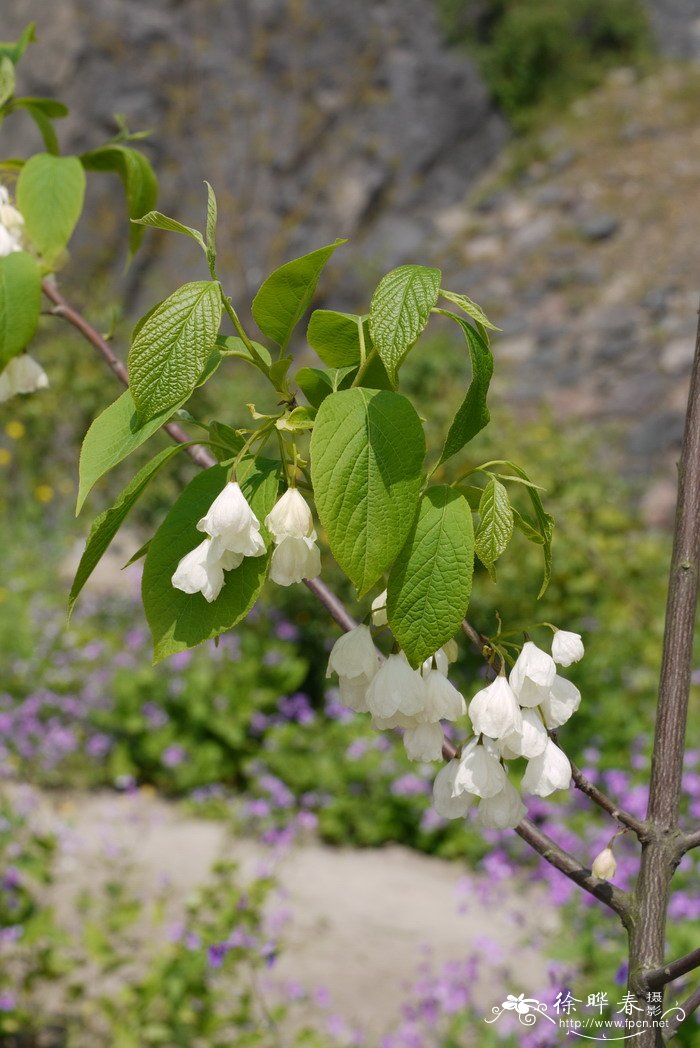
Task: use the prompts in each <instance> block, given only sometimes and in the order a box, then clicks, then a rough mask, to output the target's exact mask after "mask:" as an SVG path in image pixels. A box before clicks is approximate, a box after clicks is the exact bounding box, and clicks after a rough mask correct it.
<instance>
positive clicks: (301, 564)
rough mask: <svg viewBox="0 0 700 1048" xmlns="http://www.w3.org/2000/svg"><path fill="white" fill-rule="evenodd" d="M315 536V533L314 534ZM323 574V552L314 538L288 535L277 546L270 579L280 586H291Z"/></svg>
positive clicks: (271, 564)
mask: <svg viewBox="0 0 700 1048" xmlns="http://www.w3.org/2000/svg"><path fill="white" fill-rule="evenodd" d="M314 534H315V533H314ZM320 574H321V551H320V549H319V548H318V546H317V545H316V543H315V541H314V539H312V538H306V537H304V538H296V537H295V536H294V535H287V536H286V538H283V539H282V541H281V542H278V543H277V544H276V545H275V548H274V550H273V551H272V560H271V562H270V578H271V579H272V581H273V582H276V583H277V585H278V586H291V585H292V584H293V583H295V582H302V581H303V580H304V579H315V578H317V577H318V576H319V575H320Z"/></svg>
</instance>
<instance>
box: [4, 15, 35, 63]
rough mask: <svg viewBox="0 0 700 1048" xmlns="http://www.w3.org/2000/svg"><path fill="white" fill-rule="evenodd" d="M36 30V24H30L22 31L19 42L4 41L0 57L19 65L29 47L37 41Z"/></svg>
mask: <svg viewBox="0 0 700 1048" xmlns="http://www.w3.org/2000/svg"><path fill="white" fill-rule="evenodd" d="M35 28H36V27H35V25H34V22H30V23H29V25H28V26H26V27H25V28H24V29H23V30H22V32H21V34H20V38H19V40H15V41H12V42H11V43H9V42H4V41H3V42H2V43H0V56H2V57H3V58H9V59H10V60H11V61H12V62H14V63H15V65H17V63H18V62H19V60H20V58H21V57H22V55H23V54H24V52H25V51H26V50H27V48H28V47H29V45H30V44H33V43H34V41H35V40H36V32H35Z"/></svg>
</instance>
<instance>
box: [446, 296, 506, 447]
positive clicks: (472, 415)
mask: <svg viewBox="0 0 700 1048" xmlns="http://www.w3.org/2000/svg"><path fill="white" fill-rule="evenodd" d="M438 312H439V313H442V314H443V315H444V316H446V317H450V319H451V320H454V321H455V323H456V324H459V326H460V327H461V329H462V331H463V332H464V337H465V338H466V340H467V345H468V346H469V356H470V358H471V365H472V380H471V382H470V383H469V389H468V390H467V395H466V397H465V398H464V400H463V401H462V404H461V406H460V408H459V410H458V412H457V414H456V415H455V417H454V420H453V422H452V425H451V426H450V428H449V431H448V433H447V437H446V438H445V444H444V446H443V449H442V454H441V455H440V461H439V463H438V465H440V463H442V462H445V461H446V460H447V459H448V458H451V457H452V456H453V455H456V454H457V452H458V451H461V450H462V448H463V447H464V446H465V444H468V443H469V441H470V440H472V439H473V438H474V437H475V436H476V435H477V433H480V432H481V430H482V429H483V428H484V426H486V425H488V422H489V419H490V418H491V414H490V412H489V409H488V406H487V403H486V398H487V396H488V392H489V385H490V382H491V376H492V375H493V356H492V355H491V350H490V349H489V347H488V345H487V343H486V342H485V341H484V339H483V338H482V337H481V335H480V334H479V333H478V331H476V330H475V329H474V328H473V327H472V326H471V324H470V323H469V322H468V321H466V320H463V319H462V318H461V317H458V316H457V315H456V314H455V313H450V312H448V311H447V310H438Z"/></svg>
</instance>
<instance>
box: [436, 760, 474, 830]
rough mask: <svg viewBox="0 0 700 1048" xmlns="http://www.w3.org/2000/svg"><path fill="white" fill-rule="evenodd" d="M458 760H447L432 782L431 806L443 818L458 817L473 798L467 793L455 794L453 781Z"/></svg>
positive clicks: (468, 806)
mask: <svg viewBox="0 0 700 1048" xmlns="http://www.w3.org/2000/svg"><path fill="white" fill-rule="evenodd" d="M458 770H459V761H456V760H452V761H448V763H447V764H446V765H445V767H444V768H441V769H440V771H439V772H438V773H437V775H436V776H435V782H434V784H433V807H434V808H435V811H436V812H437V813H438V815H442V817H443V819H460V818H462V816H464V815H466V814H467V812H468V811H469V809H470V807H471V806H472V803H473V799H472V796H471V794H469V793H460V794H455V792H454V782H455V776H456V775H457V771H458Z"/></svg>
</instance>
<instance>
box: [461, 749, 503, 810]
mask: <svg viewBox="0 0 700 1048" xmlns="http://www.w3.org/2000/svg"><path fill="white" fill-rule="evenodd" d="M505 781H506V773H505V771H504V770H503V766H502V765H501V764H500V763H499V761H498V760H497V759H496V757H494V756H492V755H491V754H490V753H489V752H488V751H487V750H486V748H485V747H484V746H482V745H481V744H480V743H478V742H477V740H476V739H472V741H471V742H470V743H469V744H468V746H467V747H466V748H465V750H464V752H463V754H462V756H461V758H460V761H459V768H458V770H457V774H456V776H455V786H454V788H455V793H473V794H474V795H475V796H476V797H493V796H494V795H495V794H496V793H499V792H500V790H502V789H503V783H504V782H505Z"/></svg>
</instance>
